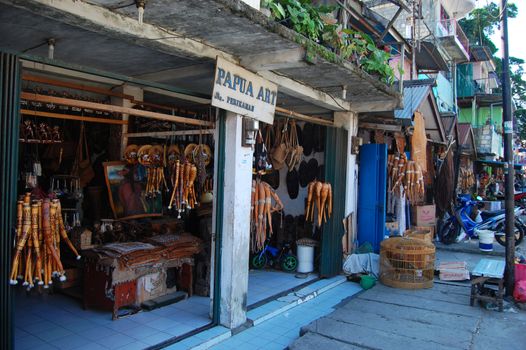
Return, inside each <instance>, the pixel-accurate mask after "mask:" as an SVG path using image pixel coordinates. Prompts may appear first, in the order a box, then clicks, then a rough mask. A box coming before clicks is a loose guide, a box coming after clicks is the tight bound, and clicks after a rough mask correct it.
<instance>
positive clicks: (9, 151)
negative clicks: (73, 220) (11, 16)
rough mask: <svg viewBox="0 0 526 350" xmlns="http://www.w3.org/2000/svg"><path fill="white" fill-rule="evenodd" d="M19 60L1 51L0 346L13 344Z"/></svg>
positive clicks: (11, 345)
mask: <svg viewBox="0 0 526 350" xmlns="http://www.w3.org/2000/svg"><path fill="white" fill-rule="evenodd" d="M19 125H20V62H19V60H18V57H17V56H15V55H12V54H8V53H4V52H0V173H1V174H0V203H1V205H0V259H1V261H0V281H1V282H0V310H1V311H0V349H12V348H13V297H12V293H11V286H10V285H9V283H8V281H9V278H10V277H9V272H10V267H11V249H12V248H13V238H14V227H15V216H16V213H15V211H16V187H17V186H16V184H17V171H18V137H19V133H18V128H19Z"/></svg>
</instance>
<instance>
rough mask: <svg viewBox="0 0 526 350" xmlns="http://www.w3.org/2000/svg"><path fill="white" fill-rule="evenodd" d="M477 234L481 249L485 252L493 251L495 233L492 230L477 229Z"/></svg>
mask: <svg viewBox="0 0 526 350" xmlns="http://www.w3.org/2000/svg"><path fill="white" fill-rule="evenodd" d="M477 235H478V236H479V249H480V250H481V251H483V252H492V251H493V240H494V238H495V233H494V232H493V231H490V230H477Z"/></svg>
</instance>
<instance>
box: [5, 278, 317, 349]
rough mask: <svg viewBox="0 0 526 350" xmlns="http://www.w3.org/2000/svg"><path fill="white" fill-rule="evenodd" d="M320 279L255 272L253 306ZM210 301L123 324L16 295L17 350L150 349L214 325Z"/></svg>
mask: <svg viewBox="0 0 526 350" xmlns="http://www.w3.org/2000/svg"><path fill="white" fill-rule="evenodd" d="M315 278H317V276H316V275H314V274H312V275H309V276H308V277H307V278H304V279H301V278H296V277H295V275H294V274H290V273H284V272H280V271H265V270H258V271H250V274H249V296H248V302H249V305H250V304H254V303H257V302H259V301H261V300H264V299H267V298H269V297H271V296H273V295H276V294H278V293H280V292H283V291H286V290H289V289H291V288H294V287H297V286H299V285H301V284H304V283H306V282H308V281H310V280H313V279H315ZM209 304H210V299H209V298H204V297H197V296H194V297H192V298H190V299H188V300H185V301H182V302H179V303H175V304H172V305H169V306H166V307H163V308H160V309H157V310H153V311H151V312H141V313H138V314H136V315H132V316H129V317H126V318H121V319H119V320H117V321H112V320H111V314H110V313H109V312H105V311H98V310H83V309H82V307H81V305H80V303H79V302H78V301H76V300H74V299H72V298H69V297H66V296H63V295H60V294H53V295H47V294H44V295H40V296H39V295H31V296H26V295H25V293H23V292H22V293H17V295H16V296H15V349H16V350H25V349H44V350H45V349H64V350H67V349H119V348H122V349H130V350H131V349H144V348H145V347H148V346H150V345H155V344H158V343H160V342H162V341H164V340H167V339H170V338H172V337H174V336H179V335H182V334H184V333H187V332H189V331H191V330H193V329H196V328H198V327H201V326H204V325H206V324H208V323H209V322H210V318H209V317H208V312H209Z"/></svg>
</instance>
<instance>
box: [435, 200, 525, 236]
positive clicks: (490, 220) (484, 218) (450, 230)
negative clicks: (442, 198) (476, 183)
mask: <svg viewBox="0 0 526 350" xmlns="http://www.w3.org/2000/svg"><path fill="white" fill-rule="evenodd" d="M458 202H459V205H458V206H457V207H456V208H455V210H454V214H453V215H450V214H446V217H445V218H444V220H443V223H442V226H441V228H440V231H439V237H440V240H441V241H442V242H443V243H445V244H450V243H453V242H455V241H457V239H458V238H459V236H460V233H461V229H463V230H464V232H465V234H466V235H467V236H468V237H470V238H478V235H477V230H490V231H493V232H494V233H495V239H496V240H497V242H498V243H499V244H500V245H502V246H505V245H506V231H505V218H506V214H505V210H496V211H483V210H480V209H481V208H483V207H484V204H483V203H481V202H480V201H475V200H472V199H471V196H470V195H461V196H459V200H458ZM523 210H524V209H522V208H520V207H515V227H514V229H515V230H514V232H515V245H518V244H520V243H521V242H522V239H523V238H524V232H525V231H526V229H525V226H524V224H523V222H522V221H521V219H520V218H519V215H522V212H523ZM479 215H480V216H479ZM473 218H475V219H473Z"/></svg>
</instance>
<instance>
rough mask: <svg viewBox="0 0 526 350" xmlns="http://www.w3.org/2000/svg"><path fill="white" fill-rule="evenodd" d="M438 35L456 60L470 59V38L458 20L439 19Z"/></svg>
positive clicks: (449, 53)
mask: <svg viewBox="0 0 526 350" xmlns="http://www.w3.org/2000/svg"><path fill="white" fill-rule="evenodd" d="M436 36H437V38H438V40H439V41H440V43H441V45H442V47H443V48H444V49H445V50H446V52H447V53H448V55H449V56H450V57H451V58H452V59H453V60H454V61H456V62H457V63H460V62H466V61H469V40H468V38H467V36H466V34H465V33H464V31H463V30H462V28H461V27H460V25H459V24H458V22H457V20H455V19H443V20H440V21H438V23H437V30H436Z"/></svg>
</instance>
